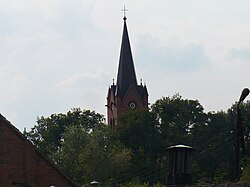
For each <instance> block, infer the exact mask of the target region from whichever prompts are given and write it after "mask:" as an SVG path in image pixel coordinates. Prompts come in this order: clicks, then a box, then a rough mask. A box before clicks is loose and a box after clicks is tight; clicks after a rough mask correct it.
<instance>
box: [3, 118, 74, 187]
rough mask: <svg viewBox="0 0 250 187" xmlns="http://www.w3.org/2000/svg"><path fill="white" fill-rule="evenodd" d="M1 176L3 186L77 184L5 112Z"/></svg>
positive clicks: (58, 186)
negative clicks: (27, 138)
mask: <svg viewBox="0 0 250 187" xmlns="http://www.w3.org/2000/svg"><path fill="white" fill-rule="evenodd" d="M0 176H1V177H0V187H12V186H13V187H14V186H20V187H22V186H25V187H50V186H51V185H55V186H56V187H73V186H75V185H74V184H73V183H72V182H71V181H70V180H69V179H68V178H67V177H65V176H64V175H63V174H62V173H61V172H60V171H59V170H58V169H57V168H56V167H55V166H54V165H53V164H52V163H51V162H50V161H49V160H48V159H47V158H46V157H45V156H44V155H42V154H41V153H40V152H39V151H38V150H37V148H36V147H35V146H34V145H32V143H31V142H29V141H28V140H26V138H25V137H24V136H23V135H22V133H20V132H19V131H18V129H16V128H15V127H14V126H13V125H11V124H10V122H9V121H7V120H6V119H5V118H4V117H3V116H2V115H0Z"/></svg>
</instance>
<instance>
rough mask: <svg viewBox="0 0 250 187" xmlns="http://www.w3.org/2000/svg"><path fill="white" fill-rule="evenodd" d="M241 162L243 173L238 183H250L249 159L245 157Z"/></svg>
mask: <svg viewBox="0 0 250 187" xmlns="http://www.w3.org/2000/svg"><path fill="white" fill-rule="evenodd" d="M242 162H243V164H242V165H243V171H242V176H241V177H240V181H242V182H249V181H250V157H247V158H245V159H243V160H242Z"/></svg>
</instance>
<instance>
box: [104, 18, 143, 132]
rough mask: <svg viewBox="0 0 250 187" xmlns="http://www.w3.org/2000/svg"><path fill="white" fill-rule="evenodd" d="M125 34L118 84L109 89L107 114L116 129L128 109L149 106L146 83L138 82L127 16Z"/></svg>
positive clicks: (110, 124)
mask: <svg viewBox="0 0 250 187" xmlns="http://www.w3.org/2000/svg"><path fill="white" fill-rule="evenodd" d="M123 20H124V25H123V34H122V43H121V51H120V59H119V67H118V74H117V81H116V84H115V83H114V82H113V84H112V85H111V86H110V87H109V89H108V96H107V105H106V106H107V115H108V125H109V126H110V127H111V128H112V129H115V125H116V124H117V119H118V118H119V116H120V115H121V114H122V113H123V112H126V111H128V110H140V109H144V108H148V91H147V87H146V85H142V83H140V84H139V85H138V84H137V79H136V72H135V67H134V62H133V57H132V52H131V47H130V42H129V36H128V30H127V24H126V20H127V18H126V16H124V18H123Z"/></svg>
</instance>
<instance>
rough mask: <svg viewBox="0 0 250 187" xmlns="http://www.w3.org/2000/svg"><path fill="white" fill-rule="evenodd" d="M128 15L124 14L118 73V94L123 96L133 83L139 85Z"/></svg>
mask: <svg viewBox="0 0 250 187" xmlns="http://www.w3.org/2000/svg"><path fill="white" fill-rule="evenodd" d="M125 10H126V9H124V11H125ZM126 19H127V18H126V17H125V16H124V18H123V20H124V26H123V34H122V44H121V51H120V59H119V68H118V75H117V86H118V90H117V94H118V95H120V96H121V97H123V96H124V95H125V93H126V91H127V90H128V88H129V86H130V85H131V84H133V85H135V86H137V80H136V74H135V68H134V62H133V57H132V52H131V47H130V42H129V36H128V30H127V24H126Z"/></svg>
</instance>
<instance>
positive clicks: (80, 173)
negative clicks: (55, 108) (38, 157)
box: [55, 125, 131, 184]
mask: <svg viewBox="0 0 250 187" xmlns="http://www.w3.org/2000/svg"><path fill="white" fill-rule="evenodd" d="M63 139H64V141H63V142H62V146H61V148H60V150H59V152H58V153H57V154H56V157H55V158H56V159H55V160H57V161H58V165H59V167H60V168H61V169H62V170H63V171H64V172H65V173H66V174H67V175H68V176H69V177H71V178H72V179H73V180H74V181H76V182H77V183H78V184H81V183H89V182H90V181H93V180H97V181H106V180H107V179H108V178H112V177H115V176H116V175H118V174H120V173H121V172H123V171H126V170H127V169H128V167H129V163H130V158H131V152H130V150H128V149H126V148H124V147H123V146H122V145H121V144H120V143H119V142H117V141H116V140H115V139H114V138H113V137H112V132H111V130H110V129H109V128H108V127H107V126H104V125H102V126H100V127H98V128H95V129H94V130H93V131H92V132H88V133H87V132H86V131H85V130H84V129H81V128H79V127H77V126H71V127H69V128H67V129H66V131H65V133H64V136H63Z"/></svg>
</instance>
